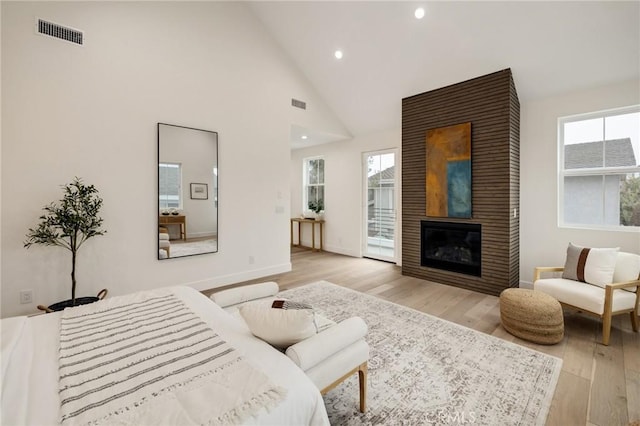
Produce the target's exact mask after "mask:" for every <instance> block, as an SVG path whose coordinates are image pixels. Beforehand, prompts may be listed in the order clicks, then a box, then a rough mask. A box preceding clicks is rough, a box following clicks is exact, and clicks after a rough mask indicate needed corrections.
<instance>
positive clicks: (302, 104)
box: [291, 98, 307, 109]
mask: <svg viewBox="0 0 640 426" xmlns="http://www.w3.org/2000/svg"><path fill="white" fill-rule="evenodd" d="M291 105H293V106H294V107H296V108H300V109H307V103H306V102H303V101H299V100H297V99H293V98H291Z"/></svg>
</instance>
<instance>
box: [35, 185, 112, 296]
mask: <svg viewBox="0 0 640 426" xmlns="http://www.w3.org/2000/svg"><path fill="white" fill-rule="evenodd" d="M62 188H63V192H64V196H63V197H62V199H61V200H59V204H56V203H55V202H53V203H51V204H49V205H47V206H45V207H44V208H43V210H44V211H45V212H46V213H45V214H43V215H42V216H40V223H39V224H38V226H37V227H36V228H33V229H32V228H29V232H28V233H27V240H26V241H25V243H24V246H25V247H26V248H29V247H31V246H32V245H33V244H41V245H45V246H59V247H64V248H66V249H67V250H69V251H70V252H71V304H72V306H75V304H76V257H77V254H78V250H79V249H80V247H81V246H82V244H84V242H85V241H87V240H88V239H89V238H91V237H95V236H97V235H104V234H105V233H106V232H107V231H105V230H103V229H101V228H100V227H101V226H102V221H103V219H102V218H101V217H99V216H98V212H99V211H100V208H101V207H102V198H100V197H99V196H98V190H97V189H96V188H95V186H93V185H85V184H84V183H83V182H82V179H80V178H78V177H76V178H74V179H73V181H72V182H71V183H69V184H67V185H64V186H63V187H62Z"/></svg>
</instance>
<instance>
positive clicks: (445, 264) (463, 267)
mask: <svg viewBox="0 0 640 426" xmlns="http://www.w3.org/2000/svg"><path fill="white" fill-rule="evenodd" d="M420 231H421V236H420V253H421V254H420V264H421V265H422V266H426V267H430V268H437V269H444V270H446V271H451V272H459V273H462V274H467V275H474V276H477V277H480V276H481V272H482V270H481V259H482V256H481V252H482V250H481V248H482V241H481V236H482V230H481V225H479V224H475V223H453V222H435V221H428V220H423V221H421V224H420Z"/></svg>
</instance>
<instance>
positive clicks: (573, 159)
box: [558, 105, 640, 229]
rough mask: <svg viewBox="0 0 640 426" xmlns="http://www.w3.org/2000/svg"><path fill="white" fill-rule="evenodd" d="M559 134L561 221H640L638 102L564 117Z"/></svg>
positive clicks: (618, 223)
mask: <svg viewBox="0 0 640 426" xmlns="http://www.w3.org/2000/svg"><path fill="white" fill-rule="evenodd" d="M558 139H559V143H558V145H559V158H560V162H559V164H560V167H559V169H560V179H559V187H560V188H559V195H560V202H559V206H560V211H559V222H560V225H566V226H579V227H589V228H604V227H640V106H639V105H636V106H633V107H629V108H621V109H616V110H610V111H604V112H598V113H592V114H585V115H579V116H572V117H564V118H560V119H559V120H558ZM626 229H629V228H626Z"/></svg>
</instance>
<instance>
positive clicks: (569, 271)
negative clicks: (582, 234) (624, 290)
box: [562, 243, 620, 287]
mask: <svg viewBox="0 0 640 426" xmlns="http://www.w3.org/2000/svg"><path fill="white" fill-rule="evenodd" d="M618 250H620V248H619V247H616V248H588V247H580V246H576V245H574V244H572V243H569V247H568V248H567V260H566V261H565V265H564V272H563V273H562V278H567V279H570V280H575V281H582V282H586V283H589V284H593V285H597V286H599V287H606V285H607V284H611V283H612V282H613V272H614V270H615V267H616V261H617V259H618Z"/></svg>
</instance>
